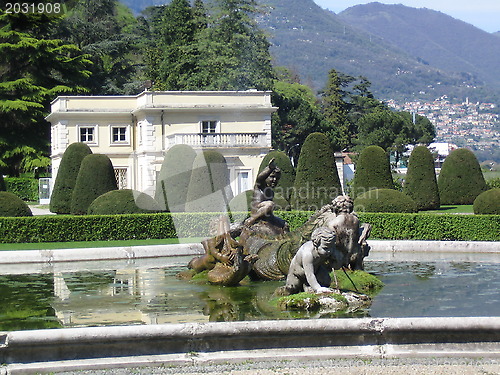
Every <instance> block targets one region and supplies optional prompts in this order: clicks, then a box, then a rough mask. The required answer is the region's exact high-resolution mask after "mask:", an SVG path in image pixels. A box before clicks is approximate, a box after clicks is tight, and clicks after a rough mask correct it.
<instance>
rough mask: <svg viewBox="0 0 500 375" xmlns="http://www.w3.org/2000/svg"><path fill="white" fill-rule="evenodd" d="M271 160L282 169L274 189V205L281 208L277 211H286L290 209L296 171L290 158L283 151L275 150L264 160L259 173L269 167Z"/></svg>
mask: <svg viewBox="0 0 500 375" xmlns="http://www.w3.org/2000/svg"><path fill="white" fill-rule="evenodd" d="M271 159H275V162H276V165H277V166H278V167H279V169H281V178H280V180H279V181H278V184H277V185H276V187H275V188H274V203H275V204H276V205H277V206H279V208H277V209H280V210H286V209H289V208H290V204H289V203H290V198H291V196H292V192H293V184H294V183H295V169H294V168H293V165H292V162H291V161H290V158H289V157H288V156H287V155H286V154H285V153H284V152H283V151H277V150H274V151H271V152H269V153H268V154H267V155H266V156H265V157H264V159H262V162H261V163H260V167H259V173H260V172H262V171H263V170H264V168H266V167H267V166H268V165H269V162H270V161H271Z"/></svg>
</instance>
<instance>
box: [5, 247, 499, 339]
mask: <svg viewBox="0 0 500 375" xmlns="http://www.w3.org/2000/svg"><path fill="white" fill-rule="evenodd" d="M496 257H498V256H497V255H496V256H494V257H490V258H486V259H482V261H480V262H478V261H468V260H463V259H461V260H457V261H454V260H453V257H452V259H444V260H443V259H431V260H428V259H427V260H425V261H422V260H413V261H401V260H398V259H396V260H393V259H389V260H387V259H379V260H377V258H376V257H374V258H373V259H371V260H369V258H367V260H366V270H367V271H368V272H371V273H373V274H375V275H377V276H378V277H379V278H380V279H381V280H382V281H383V282H384V283H385V287H384V288H383V289H382V290H381V291H380V293H379V294H378V295H377V296H376V297H375V298H374V301H373V304H372V306H371V307H370V308H369V309H366V310H361V311H358V312H356V313H342V314H335V315H333V314H319V313H311V314H306V313H296V312H295V313H294V312H282V311H279V310H277V309H276V308H275V307H274V306H273V305H272V304H271V303H270V302H269V300H270V299H271V298H272V293H273V292H274V290H275V289H276V288H277V287H278V286H281V285H283V282H247V283H246V284H245V285H242V286H239V287H232V288H227V287H217V286H210V285H204V284H197V283H193V282H187V281H182V280H179V279H177V277H176V275H177V274H178V273H179V272H180V271H182V270H185V269H186V267H185V265H186V264H187V262H188V261H189V259H191V257H173V258H158V259H149V260H148V259H146V260H136V261H133V262H127V261H114V262H111V261H108V262H85V263H67V264H56V265H53V266H50V265H45V266H26V265H24V266H15V265H13V266H2V267H0V275H1V276H0V298H1V300H2V303H1V305H0V331H1V330H4V331H8V330H21V329H41V328H56V327H88V326H103V325H125V324H161V323H184V322H208V321H237V320H268V319H291V318H301V319H305V318H308V319H316V318H331V317H335V316H338V317H363V316H370V317H433V316H500V293H499V291H500V263H499V262H498V259H497V258H496ZM30 267H31V268H32V269H30Z"/></svg>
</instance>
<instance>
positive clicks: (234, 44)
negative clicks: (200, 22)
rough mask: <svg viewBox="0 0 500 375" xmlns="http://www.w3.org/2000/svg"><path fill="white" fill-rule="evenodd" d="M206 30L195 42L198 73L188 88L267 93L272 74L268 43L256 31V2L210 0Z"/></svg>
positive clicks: (245, 0) (252, 0) (249, 0)
mask: <svg viewBox="0 0 500 375" xmlns="http://www.w3.org/2000/svg"><path fill="white" fill-rule="evenodd" d="M214 3H215V12H214V14H213V15H212V17H211V18H210V22H209V27H207V28H206V29H204V30H203V32H202V33H200V35H199V39H198V43H197V44H198V51H199V57H200V66H199V67H200V73H199V74H197V75H195V76H193V77H192V78H193V80H192V81H191V82H190V85H191V86H195V87H201V88H204V89H208V90H246V89H251V88H255V89H259V90H269V89H271V87H272V80H273V78H274V73H273V69H272V65H271V55H270V53H269V46H270V45H269V42H268V40H267V38H266V36H265V34H264V32H263V31H262V30H260V29H259V27H258V25H257V23H256V21H255V16H256V14H257V13H258V12H259V8H258V4H257V1H256V0H214Z"/></svg>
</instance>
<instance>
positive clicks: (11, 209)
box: [0, 191, 33, 217]
mask: <svg viewBox="0 0 500 375" xmlns="http://www.w3.org/2000/svg"><path fill="white" fill-rule="evenodd" d="M20 216H33V213H32V212H31V210H30V208H29V207H28V205H27V204H26V203H25V202H24V201H23V200H22V199H21V198H19V197H18V196H17V195H15V194H12V193H9V192H8V191H0V217H20Z"/></svg>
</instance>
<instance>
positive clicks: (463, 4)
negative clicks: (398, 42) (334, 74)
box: [314, 0, 500, 33]
mask: <svg viewBox="0 0 500 375" xmlns="http://www.w3.org/2000/svg"><path fill="white" fill-rule="evenodd" d="M373 1H374V0H314V2H315V3H316V4H318V5H319V6H321V7H322V8H326V9H330V10H331V11H333V12H335V13H339V12H341V11H343V10H344V9H347V8H349V7H352V6H354V5H358V4H367V3H371V2H373ZM378 1H379V2H380V3H384V4H403V5H406V6H409V7H413V8H429V9H434V10H438V11H440V12H443V13H446V14H448V15H449V16H452V17H454V18H458V19H460V20H462V21H465V22H467V23H470V24H472V25H474V26H476V27H479V28H480V29H483V30H484V31H487V32H490V33H492V32H496V31H500V0H396V1H391V0H378Z"/></svg>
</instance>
